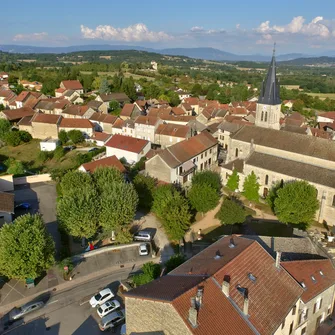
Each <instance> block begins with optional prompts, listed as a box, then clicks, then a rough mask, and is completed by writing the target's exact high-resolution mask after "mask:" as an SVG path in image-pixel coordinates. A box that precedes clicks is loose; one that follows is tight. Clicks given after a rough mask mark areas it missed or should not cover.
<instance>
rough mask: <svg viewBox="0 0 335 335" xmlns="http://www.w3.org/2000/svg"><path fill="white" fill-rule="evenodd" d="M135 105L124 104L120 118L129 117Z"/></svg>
mask: <svg viewBox="0 0 335 335" xmlns="http://www.w3.org/2000/svg"><path fill="white" fill-rule="evenodd" d="M134 107H135V105H134V104H124V106H123V108H122V111H121V113H120V116H126V117H130V116H131V114H132V112H133V110H134Z"/></svg>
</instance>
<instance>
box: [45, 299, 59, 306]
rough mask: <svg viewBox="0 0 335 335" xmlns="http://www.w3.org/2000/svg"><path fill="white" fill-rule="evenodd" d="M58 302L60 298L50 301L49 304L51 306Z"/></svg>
mask: <svg viewBox="0 0 335 335" xmlns="http://www.w3.org/2000/svg"><path fill="white" fill-rule="evenodd" d="M56 302H58V300H54V301H50V302H48V303H47V306H49V305H51V304H55V303H56Z"/></svg>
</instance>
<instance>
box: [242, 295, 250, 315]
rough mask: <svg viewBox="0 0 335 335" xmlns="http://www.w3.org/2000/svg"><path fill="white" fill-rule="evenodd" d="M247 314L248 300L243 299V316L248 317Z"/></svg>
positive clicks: (246, 298)
mask: <svg viewBox="0 0 335 335" xmlns="http://www.w3.org/2000/svg"><path fill="white" fill-rule="evenodd" d="M248 312H249V298H248V297H244V304H243V313H244V314H245V315H248Z"/></svg>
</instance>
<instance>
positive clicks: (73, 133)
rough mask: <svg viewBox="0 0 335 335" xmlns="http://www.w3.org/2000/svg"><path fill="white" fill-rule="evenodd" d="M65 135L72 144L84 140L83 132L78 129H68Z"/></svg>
mask: <svg viewBox="0 0 335 335" xmlns="http://www.w3.org/2000/svg"><path fill="white" fill-rule="evenodd" d="M67 136H68V138H69V139H70V140H71V141H72V143H74V144H77V143H81V142H84V140H85V137H84V135H83V133H82V132H81V131H80V130H78V129H72V130H70V131H68V133H67Z"/></svg>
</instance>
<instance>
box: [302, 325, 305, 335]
mask: <svg viewBox="0 0 335 335" xmlns="http://www.w3.org/2000/svg"><path fill="white" fill-rule="evenodd" d="M305 334H306V327H304V328H302V329H301V335H305Z"/></svg>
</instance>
